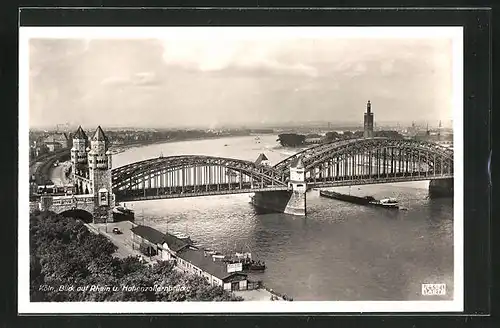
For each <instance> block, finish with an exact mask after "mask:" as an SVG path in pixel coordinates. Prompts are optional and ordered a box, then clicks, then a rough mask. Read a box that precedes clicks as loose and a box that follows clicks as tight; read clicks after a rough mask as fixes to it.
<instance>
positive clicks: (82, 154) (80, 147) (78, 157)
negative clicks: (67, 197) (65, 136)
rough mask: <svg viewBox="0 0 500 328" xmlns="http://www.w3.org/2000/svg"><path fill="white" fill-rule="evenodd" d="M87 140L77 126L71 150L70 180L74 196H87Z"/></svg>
mask: <svg viewBox="0 0 500 328" xmlns="http://www.w3.org/2000/svg"><path fill="white" fill-rule="evenodd" d="M88 147H89V140H88V137H87V135H86V134H85V131H83V129H82V127H81V126H79V127H78V130H77V131H76V133H75V134H74V136H73V146H72V148H71V180H72V181H73V185H74V194H77V195H81V194H89V193H90V183H89V180H88V178H89V172H88V158H87V150H88V149H89V148H88Z"/></svg>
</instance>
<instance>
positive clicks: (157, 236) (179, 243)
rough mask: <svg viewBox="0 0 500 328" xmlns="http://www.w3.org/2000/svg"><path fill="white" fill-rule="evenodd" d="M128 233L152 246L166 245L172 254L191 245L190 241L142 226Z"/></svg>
mask: <svg viewBox="0 0 500 328" xmlns="http://www.w3.org/2000/svg"><path fill="white" fill-rule="evenodd" d="M130 231H132V232H133V233H134V234H136V235H138V236H141V237H142V238H144V239H147V240H149V241H150V242H152V243H154V244H163V243H167V245H168V247H169V248H170V249H171V250H173V251H174V252H177V251H179V250H181V249H183V248H184V247H186V246H188V245H190V244H192V242H191V240H190V239H186V240H183V239H180V238H177V237H176V236H173V235H171V234H169V233H167V234H164V233H163V232H160V231H158V230H156V229H153V228H151V227H148V226H143V225H140V226H136V227H133V228H132V229H130Z"/></svg>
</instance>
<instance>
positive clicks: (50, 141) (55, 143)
mask: <svg viewBox="0 0 500 328" xmlns="http://www.w3.org/2000/svg"><path fill="white" fill-rule="evenodd" d="M72 144H73V136H72V135H71V133H66V132H62V133H51V134H49V135H46V134H42V135H38V136H35V137H34V138H33V140H31V142H30V156H31V157H32V158H35V157H38V156H40V155H43V154H47V153H53V152H56V151H58V150H61V149H64V148H70V147H71V146H72Z"/></svg>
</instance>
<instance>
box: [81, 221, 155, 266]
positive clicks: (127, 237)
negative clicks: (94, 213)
mask: <svg viewBox="0 0 500 328" xmlns="http://www.w3.org/2000/svg"><path fill="white" fill-rule="evenodd" d="M85 225H86V226H87V228H89V230H91V231H93V232H95V233H99V234H101V235H103V236H104V237H106V238H108V239H109V240H110V241H111V242H112V243H113V244H115V245H116V246H117V247H118V249H117V250H116V252H115V253H114V254H113V255H114V256H116V257H119V258H126V257H129V256H142V257H143V258H144V259H145V260H149V259H148V258H147V257H145V256H144V255H143V254H142V253H140V252H139V250H135V249H133V248H132V235H131V232H130V229H131V228H132V227H134V223H132V222H130V221H121V222H113V223H88V224H85ZM114 228H118V229H119V230H120V232H121V233H120V234H115V233H113V229H114Z"/></svg>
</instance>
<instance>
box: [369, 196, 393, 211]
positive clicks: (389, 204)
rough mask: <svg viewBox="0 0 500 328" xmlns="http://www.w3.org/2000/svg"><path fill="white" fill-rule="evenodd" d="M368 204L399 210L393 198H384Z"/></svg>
mask: <svg viewBox="0 0 500 328" xmlns="http://www.w3.org/2000/svg"><path fill="white" fill-rule="evenodd" d="M370 204H371V205H374V206H379V207H385V208H392V209H399V203H398V201H397V200H396V199H395V198H386V199H381V200H378V201H372V202H370Z"/></svg>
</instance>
